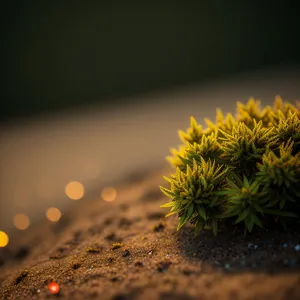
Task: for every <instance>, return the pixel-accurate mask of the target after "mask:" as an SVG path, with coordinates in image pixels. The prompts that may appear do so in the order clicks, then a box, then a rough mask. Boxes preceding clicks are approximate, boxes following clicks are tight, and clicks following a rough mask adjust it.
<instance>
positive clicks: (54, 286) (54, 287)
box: [48, 282, 59, 295]
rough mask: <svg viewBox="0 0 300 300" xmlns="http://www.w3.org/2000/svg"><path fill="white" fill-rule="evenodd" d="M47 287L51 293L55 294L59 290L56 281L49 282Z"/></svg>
mask: <svg viewBox="0 0 300 300" xmlns="http://www.w3.org/2000/svg"><path fill="white" fill-rule="evenodd" d="M48 289H49V290H50V292H51V293H52V294H54V295H55V294H57V293H58V292H59V285H58V284H57V283H56V282H51V283H49V285H48Z"/></svg>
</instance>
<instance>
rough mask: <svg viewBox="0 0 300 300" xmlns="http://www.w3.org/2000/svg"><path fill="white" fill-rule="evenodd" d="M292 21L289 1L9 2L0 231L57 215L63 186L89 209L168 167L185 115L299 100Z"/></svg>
mask: <svg viewBox="0 0 300 300" xmlns="http://www.w3.org/2000/svg"><path fill="white" fill-rule="evenodd" d="M296 12H297V10H296V8H295V7H292V5H291V3H289V2H288V1H287V2H282V1H281V2H272V3H271V4H270V3H267V2H261V3H260V4H259V5H257V4H256V3H255V2H250V1H240V2H238V3H236V4H234V5H229V4H228V3H226V2H225V1H190V2H188V3H183V2H181V3H178V4H176V3H174V2H173V3H171V4H170V3H169V4H167V3H160V4H155V3H153V2H151V3H150V2H149V3H145V2H137V3H134V2H130V1H126V2H124V1H123V2H121V1H114V2H113V3H111V4H109V3H105V4H104V2H103V3H102V2H101V1H75V0H74V1H59V2H57V1H7V2H6V3H5V4H3V6H2V18H1V19H2V23H3V24H2V27H1V31H2V32H1V40H2V47H1V48H2V49H1V52H2V55H1V59H2V68H1V69H2V73H3V76H2V78H3V80H2V82H1V85H2V87H1V109H0V230H5V231H6V232H11V231H12V230H15V228H16V227H17V228H18V229H26V228H28V226H29V225H30V223H32V222H34V220H38V219H41V218H45V214H46V216H47V213H46V212H47V209H48V208H49V207H55V208H58V209H59V210H60V211H61V212H64V211H65V210H66V209H67V208H68V207H70V205H72V203H74V202H72V201H70V198H72V197H71V196H70V193H69V194H68V192H67V190H68V187H69V190H72V189H73V191H71V192H72V193H73V196H74V194H75V196H74V197H75V198H76V197H77V198H80V199H83V200H85V199H87V198H88V195H89V192H90V193H92V191H97V193H98V190H99V188H100V187H103V186H111V185H113V184H114V182H115V181H116V180H117V179H121V178H124V177H125V176H127V175H128V174H130V173H134V172H135V171H141V170H145V172H146V171H147V170H148V169H149V168H150V167H152V168H155V167H158V166H162V165H164V164H166V162H165V156H166V155H168V153H169V148H170V147H175V146H177V145H178V143H179V139H178V136H177V130H178V129H185V128H187V127H188V126H189V117H190V116H191V115H193V116H195V117H196V118H197V120H198V121H199V122H200V123H203V118H204V117H210V118H211V119H214V117H215V110H216V108H217V107H220V108H222V109H224V111H225V112H233V113H234V110H235V103H236V101H237V100H239V101H242V102H246V101H247V100H248V99H249V98H250V97H256V98H259V99H261V100H262V103H263V104H270V103H271V102H272V101H273V100H274V97H275V96H276V95H278V94H279V95H281V96H282V97H283V98H284V99H287V100H290V101H292V102H293V101H294V100H296V99H300V84H299V83H300V68H299V66H300V49H299V45H298V42H297V36H298V35H299V22H298V21H297V16H296ZM70 182H73V185H69V186H68V184H70ZM74 182H75V183H76V184H77V185H76V184H74ZM71 187H72V188H71ZM99 193H100V192H99ZM78 195H79V196H78ZM99 195H100V194H99ZM74 197H73V198H74ZM16 216H17V218H16ZM17 219H19V221H18V220H17ZM20 220H21V221H20ZM24 222H25V223H24ZM20 224H23V225H20ZM24 224H25V225H24ZM26 224H27V225H26Z"/></svg>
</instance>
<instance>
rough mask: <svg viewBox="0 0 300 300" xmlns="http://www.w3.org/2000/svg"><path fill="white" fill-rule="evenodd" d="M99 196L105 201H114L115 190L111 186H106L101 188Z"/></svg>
mask: <svg viewBox="0 0 300 300" xmlns="http://www.w3.org/2000/svg"><path fill="white" fill-rule="evenodd" d="M101 197H102V199H103V200H105V201H108V202H110V201H114V200H115V199H116V197H117V191H116V189H115V188H113V187H106V188H104V189H103V190H102V193H101Z"/></svg>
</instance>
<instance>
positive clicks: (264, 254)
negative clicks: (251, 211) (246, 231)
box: [177, 226, 300, 273]
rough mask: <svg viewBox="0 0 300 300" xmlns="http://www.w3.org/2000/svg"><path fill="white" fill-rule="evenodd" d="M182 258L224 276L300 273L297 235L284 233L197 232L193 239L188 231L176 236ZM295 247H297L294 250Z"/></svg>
mask: <svg viewBox="0 0 300 300" xmlns="http://www.w3.org/2000/svg"><path fill="white" fill-rule="evenodd" d="M177 239H178V242H179V247H180V250H181V253H182V255H183V256H185V257H186V258H188V259H191V260H201V261H203V262H204V263H206V264H209V265H210V266H212V267H213V268H217V269H221V270H225V271H227V272H233V273H234V272H247V271H251V272H264V273H279V272H291V271H299V270H300V234H299V232H295V231H294V232H286V231H283V230H278V229H277V230H268V231H266V230H258V231H256V232H253V233H252V234H251V235H248V236H246V237H244V235H243V231H241V230H236V231H235V232H230V233H219V234H218V236H217V237H215V236H214V235H213V234H212V233H211V232H208V231H203V232H200V234H199V236H197V237H194V230H193V228H191V227H188V226H187V227H185V228H182V229H181V230H180V231H179V232H178V236H177ZM297 245H298V246H297Z"/></svg>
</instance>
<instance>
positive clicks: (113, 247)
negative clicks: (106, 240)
mask: <svg viewBox="0 0 300 300" xmlns="http://www.w3.org/2000/svg"><path fill="white" fill-rule="evenodd" d="M123 246H124V244H122V243H114V244H112V247H111V249H112V250H116V249H119V248H121V247H123Z"/></svg>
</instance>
